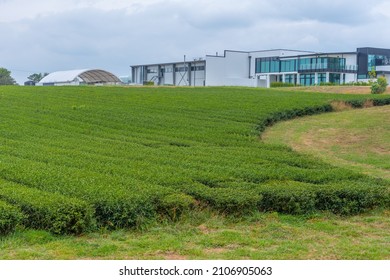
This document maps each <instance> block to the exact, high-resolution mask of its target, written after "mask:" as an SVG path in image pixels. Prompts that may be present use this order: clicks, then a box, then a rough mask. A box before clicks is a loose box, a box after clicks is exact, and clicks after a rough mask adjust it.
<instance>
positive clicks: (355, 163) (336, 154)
mask: <svg viewBox="0 0 390 280" xmlns="http://www.w3.org/2000/svg"><path fill="white" fill-rule="evenodd" d="M262 139H263V141H264V142H266V143H273V144H276V143H278V144H286V145H288V146H290V147H292V148H293V149H294V150H296V151H298V152H302V153H309V154H311V155H314V156H316V157H319V158H321V159H322V160H325V161H327V162H329V163H331V164H337V165H340V166H343V167H345V168H349V169H352V170H356V171H358V172H361V173H365V174H369V175H371V176H376V177H382V178H386V179H390V106H383V107H372V108H366V109H361V110H348V111H343V112H335V113H329V114H325V115H317V116H312V117H305V118H301V119H295V120H291V121H286V122H281V123H278V124H276V125H275V126H273V127H272V128H270V129H268V130H267V131H266V132H265V133H264V134H263V135H262Z"/></svg>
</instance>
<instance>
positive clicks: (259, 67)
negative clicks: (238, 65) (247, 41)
mask: <svg viewBox="0 0 390 280" xmlns="http://www.w3.org/2000/svg"><path fill="white" fill-rule="evenodd" d="M275 72H280V60H279V58H277V57H265V58H257V59H256V73H275Z"/></svg>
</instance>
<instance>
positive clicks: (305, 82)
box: [299, 74, 315, 86]
mask: <svg viewBox="0 0 390 280" xmlns="http://www.w3.org/2000/svg"><path fill="white" fill-rule="evenodd" d="M299 83H300V84H301V85H302V86H311V85H314V84H315V74H301V75H300V78H299Z"/></svg>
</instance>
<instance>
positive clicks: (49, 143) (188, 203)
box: [0, 88, 390, 233]
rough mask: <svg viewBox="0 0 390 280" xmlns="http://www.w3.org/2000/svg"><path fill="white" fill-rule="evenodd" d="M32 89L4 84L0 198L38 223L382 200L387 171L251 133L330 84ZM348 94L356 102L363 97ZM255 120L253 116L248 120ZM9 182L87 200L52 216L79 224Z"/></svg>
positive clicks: (108, 223) (89, 223)
mask: <svg viewBox="0 0 390 280" xmlns="http://www.w3.org/2000/svg"><path fill="white" fill-rule="evenodd" d="M6 89H7V88H6ZM8 89H14V88H8ZM23 90H27V89H23ZM27 91H30V92H27V93H26V94H21V95H22V97H23V98H25V99H22V97H19V96H17V94H20V93H17V94H16V95H15V94H14V95H12V94H11V95H9V94H8V93H4V92H1V95H0V99H1V100H2V101H4V100H5V101H6V102H4V103H3V104H6V105H8V106H4V107H3V108H2V109H3V110H2V112H3V114H2V122H1V123H0V124H1V125H2V132H3V133H2V135H1V137H2V138H1V139H2V144H3V145H2V149H1V151H0V152H1V156H2V158H1V159H2V160H1V162H0V171H1V173H0V174H1V177H2V178H3V183H1V186H0V189H1V193H3V194H1V193H0V198H1V200H4V201H6V203H11V204H14V205H17V206H19V207H20V208H21V209H22V211H24V214H25V215H27V217H28V218H27V219H25V220H24V221H34V227H36V228H42V229H45V230H50V231H52V232H54V233H79V232H82V231H85V230H87V229H88V228H93V227H94V224H95V223H97V225H98V226H99V227H108V228H122V227H125V228H126V227H134V226H139V225H141V224H143V223H145V222H147V221H149V220H154V219H158V218H159V217H160V215H164V216H168V217H170V218H171V219H177V218H178V217H179V216H180V214H181V213H182V212H185V211H191V209H192V208H194V207H202V206H203V205H208V206H211V207H213V208H214V209H217V210H218V211H220V212H223V213H229V214H233V215H240V214H243V213H247V212H253V211H257V210H262V211H279V212H283V213H293V214H302V213H310V212H313V211H316V210H329V211H332V212H335V213H340V214H355V213H359V212H361V211H364V210H367V209H371V208H373V207H376V206H383V205H388V197H389V195H388V193H389V192H388V190H389V188H388V184H387V183H386V182H383V181H380V180H374V179H372V178H370V177H368V176H364V175H362V174H358V173H354V172H351V171H348V170H344V169H341V168H337V167H334V166H331V165H328V164H325V163H322V162H317V161H316V160H314V159H312V158H310V157H307V156H303V155H300V154H297V153H295V152H293V151H291V150H290V149H288V148H286V147H281V146H272V145H271V146H270V145H264V144H261V143H258V141H256V137H257V136H256V135H258V131H259V130H260V131H262V130H263V129H264V127H265V126H269V125H271V124H273V123H275V122H277V121H280V120H284V119H288V118H294V117H297V116H302V115H309V114H316V113H321V112H327V111H330V110H331V109H330V108H331V107H330V105H328V104H329V103H330V101H331V100H333V98H338V97H336V96H332V97H330V96H322V97H321V96H314V97H313V95H303V94H299V95H298V97H296V96H294V95H288V94H285V93H283V92H280V93H276V94H275V93H273V94H268V92H263V91H254V90H245V89H236V88H233V89H229V88H215V89H202V90H193V91H192V90H189V89H164V90H161V91H160V90H157V89H137V90H130V89H118V88H105V89H93V88H79V89H70V88H62V89H40V91H38V92H37V91H34V90H31V89H28V90H27ZM105 91H107V92H108V93H107V92H105ZM135 91H141V93H140V94H137V93H136V92H135ZM151 92H152V93H153V95H150V93H151ZM172 92H173V93H172ZM54 94H55V95H54ZM195 94H196V96H195ZM255 94H258V95H259V96H256V95H255ZM129 96H130V97H129ZM92 97H93V98H95V99H97V100H98V102H95V101H94V100H93V98H92ZM143 98H144V99H145V100H146V101H145V100H144V99H143ZM176 98H177V100H176ZM290 98H291V99H292V100H293V102H292V103H291V102H290V100H288V99H290ZM316 98H317V99H318V98H319V99H320V100H317V99H316ZM167 99H168V101H167ZM294 99H295V100H294ZM342 99H348V98H345V97H343V98H342ZM242 100H244V101H242ZM264 101H265V102H264ZM252 102H255V104H253V103H252ZM348 102H350V103H351V104H353V105H354V106H360V104H364V102H365V99H363V98H361V99H358V100H348ZM373 102H374V103H375V104H376V105H381V104H385V103H386V102H387V103H389V102H390V100H389V99H381V98H380V99H375V100H374V101H373ZM80 103H81V104H80ZM133 103H136V105H140V107H136V106H134V104H133ZM193 103H195V106H194V105H193ZM300 103H303V106H302V105H300V106H297V105H298V104H300ZM307 103H308V104H307ZM313 103H314V104H317V105H313ZM319 103H323V104H319ZM324 103H325V104H324ZM305 104H307V105H305ZM112 105H114V106H112ZM254 105H257V106H258V107H257V108H256V107H255V106H254ZM110 106H112V107H110ZM236 107H237V108H236ZM294 107H298V108H297V109H294ZM281 108H282V109H281ZM15 109H16V110H15ZM188 111H189V112H190V114H188ZM15 112H17V113H18V114H15ZM129 112H131V114H129ZM245 113H248V114H250V116H249V117H248V115H247V114H245ZM259 116H260V117H259ZM259 118H260V120H261V121H257V119H259ZM124 121H125V122H126V123H124ZM255 122H257V123H258V124H259V123H260V124H259V125H258V127H257V129H253V130H252V131H251V130H250V126H251V125H252V124H254V123H255ZM248 128H249V129H248ZM134 151H135V152H134ZM8 182H13V183H14V184H17V185H21V186H22V187H23V188H26V189H37V190H38V191H41V192H43V193H47V195H43V196H42V198H41V199H42V201H46V200H47V201H49V202H45V203H44V204H45V205H55V204H56V203H57V205H60V203H62V201H64V199H63V198H62V197H65V198H66V197H71V198H72V199H74V200H75V204H76V205H83V203H84V205H85V206H84V208H85V209H84V211H81V214H78V213H79V210H77V211H76V214H75V213H73V211H72V213H70V216H66V217H64V218H60V219H59V220H60V221H61V223H62V224H66V221H70V222H71V223H72V225H77V226H76V229H77V230H75V231H73V230H63V229H62V228H61V227H60V229H58V224H57V222H56V217H57V216H56V215H57V214H56V209H55V207H53V206H47V208H46V209H49V210H45V208H44V209H43V210H42V209H41V208H40V207H41V205H38V206H37V205H28V207H27V206H23V205H24V204H23V203H25V202H26V201H28V199H24V198H23V197H21V195H19V194H12V195H10V193H9V192H7V188H6V185H7V184H8ZM27 196H28V195H27ZM51 196H54V197H55V198H51ZM56 201H57V202H56ZM30 204H33V203H30ZM22 206H23V207H22ZM81 207H83V206H81ZM77 209H78V208H77ZM44 211H50V214H53V215H52V216H50V215H49V218H42V219H43V220H45V221H46V220H47V221H48V224H45V223H43V222H42V223H41V222H40V221H41V220H39V219H38V218H35V217H37V216H35V215H36V214H35V213H41V212H44ZM52 212H53V213H52ZM92 212H93V213H92ZM91 213H92V215H93V217H94V218H95V220H92V219H90V215H91ZM50 217H52V218H50ZM53 217H54V218H53ZM64 221H65V222H64ZM24 225H25V226H27V227H29V226H30V225H29V224H28V223H27V222H26V223H24ZM78 225H82V226H81V227H80V226H78ZM72 227H73V226H71V227H70V228H72ZM65 228H66V227H65Z"/></svg>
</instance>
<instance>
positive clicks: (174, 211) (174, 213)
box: [159, 193, 196, 220]
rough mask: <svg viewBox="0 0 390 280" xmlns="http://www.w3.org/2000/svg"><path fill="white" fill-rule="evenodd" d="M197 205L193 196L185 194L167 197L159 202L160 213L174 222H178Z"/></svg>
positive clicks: (174, 194)
mask: <svg viewBox="0 0 390 280" xmlns="http://www.w3.org/2000/svg"><path fill="white" fill-rule="evenodd" d="M195 204H196V201H195V199H194V198H193V197H192V196H189V195H186V194H184V193H173V194H170V195H167V196H165V197H163V198H162V199H161V201H160V202H159V212H160V213H162V214H165V215H167V216H168V217H169V218H171V219H172V220H177V219H178V218H179V217H180V216H181V215H182V214H183V213H184V212H186V211H189V210H191V209H192V208H193V207H194V206H195Z"/></svg>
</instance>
